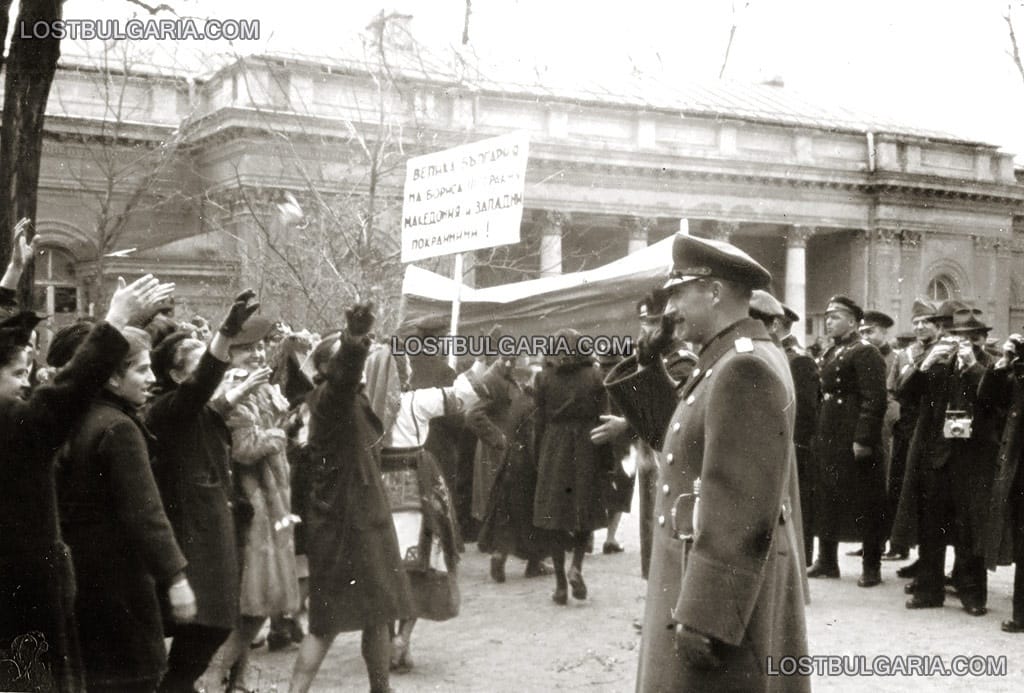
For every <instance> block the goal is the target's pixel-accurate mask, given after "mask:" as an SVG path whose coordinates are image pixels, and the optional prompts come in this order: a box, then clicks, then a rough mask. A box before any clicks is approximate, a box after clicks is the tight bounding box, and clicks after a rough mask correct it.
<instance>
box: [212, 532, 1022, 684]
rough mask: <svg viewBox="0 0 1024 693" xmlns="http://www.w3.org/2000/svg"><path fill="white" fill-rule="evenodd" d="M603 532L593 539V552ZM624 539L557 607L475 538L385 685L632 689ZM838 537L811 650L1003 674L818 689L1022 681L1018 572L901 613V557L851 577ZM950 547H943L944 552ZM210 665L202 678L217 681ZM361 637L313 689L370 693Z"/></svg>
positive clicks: (818, 591)
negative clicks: (985, 589) (962, 602)
mask: <svg viewBox="0 0 1024 693" xmlns="http://www.w3.org/2000/svg"><path fill="white" fill-rule="evenodd" d="M603 539H604V533H603V532H599V533H598V534H597V536H596V537H595V546H596V547H597V549H598V551H600V547H601V544H602V542H603ZM619 541H620V543H622V544H623V545H624V546H625V548H626V552H625V553H622V554H615V555H601V554H600V553H597V554H594V555H593V556H588V557H587V560H586V563H585V564H584V575H585V577H586V580H587V585H588V587H589V591H590V597H589V599H587V600H586V601H583V602H577V601H574V600H572V599H571V598H570V602H569V605H568V606H566V607H560V606H557V605H555V604H554V603H553V602H552V601H551V598H550V595H551V592H552V590H553V589H554V579H553V578H551V577H542V578H534V579H529V580H527V579H525V578H524V577H523V575H522V569H523V563H522V562H521V561H516V560H510V561H509V564H508V571H507V572H508V581H507V582H506V583H505V584H501V585H498V584H495V583H494V582H492V581H491V579H490V577H489V573H488V569H489V563H488V557H487V556H485V555H483V554H481V553H479V552H477V551H476V548H475V546H470V547H469V548H468V550H467V552H466V553H465V554H464V557H463V562H462V566H461V573H460V587H461V591H462V613H461V614H460V615H459V617H458V618H455V619H453V620H451V621H448V622H445V623H432V622H429V621H421V622H420V623H419V624H418V625H417V626H416V631H415V633H414V637H413V648H412V654H413V657H414V660H415V669H414V670H413V671H412V672H411V673H409V674H404V675H393V676H392V686H393V687H394V688H395V689H396V690H397V691H399V692H401V693H407V692H410V691H494V692H495V693H499V692H504V691H510V692H511V691H550V690H586V691H608V692H611V691H616V692H626V691H632V690H633V687H634V680H635V676H636V666H637V653H638V648H639V644H640V638H639V634H638V633H637V631H636V630H635V629H634V627H633V621H634V619H636V618H637V617H639V616H640V615H641V614H642V611H643V600H644V593H645V591H646V586H645V584H644V582H643V580H642V579H641V578H640V558H639V542H638V540H637V527H636V513H635V512H634V514H633V515H631V516H624V517H623V521H622V526H621V528H620V530H619ZM852 548H855V547H854V546H852V545H842V546H840V566H841V570H842V574H843V577H842V579H841V580H812V581H811V600H812V603H811V605H810V606H809V607H808V609H807V630H808V640H809V645H810V650H811V653H812V654H815V655H863V656H865V657H866V659H867V661H868V662H869V663H870V662H871V660H872V659H873V658H874V657H875V656H877V655H890V656H892V655H903V656H908V655H928V656H930V655H940V656H942V657H943V658H944V661H945V662H946V663H947V664H949V663H950V660H951V658H952V657H954V656H956V655H974V654H980V655H992V656H998V655H1006V657H1007V675H1006V676H1001V677H995V678H984V677H980V678H979V677H961V678H955V677H949V678H944V677H941V676H933V677H914V676H893V677H881V676H873V677H869V678H865V677H830V676H814V677H813V683H812V685H813V689H814V690H815V691H842V692H846V691H864V690H871V691H873V692H878V693H881V692H887V691H908V690H913V691H960V690H964V689H966V688H970V689H972V690H976V691H1006V692H1009V691H1020V690H1024V634H1021V635H1009V634H1006V633H1003V632H1001V631H1000V629H999V624H1000V622H1001V621H1002V620H1004V619H1007V618H1009V617H1010V611H1011V607H1010V596H1011V594H1012V585H1013V569H1012V568H1001V569H1000V570H999V571H998V572H996V573H989V609H990V611H989V613H988V615H986V616H983V617H971V616H968V615H967V614H966V613H964V612H963V611H962V610H961V609H960V608H959V602H958V601H957V599H956V598H955V597H949V598H948V599H947V602H946V606H945V607H943V608H941V609H926V610H921V611H908V610H907V609H906V608H904V606H903V604H904V602H905V601H906V599H907V597H906V595H904V594H903V584H904V583H905V582H906V580H900V579H898V578H896V575H895V571H896V568H898V567H900V566H901V565H904V564H903V563H891V562H886V563H884V564H883V567H882V577H883V579H884V582H883V584H882V585H880V586H878V587H874V588H871V589H862V588H859V587H857V585H856V579H857V577H858V576H859V573H860V564H859V561H860V559H858V558H853V557H848V556H846V555H845V551H847V550H849V549H852ZM951 557H952V552H950V559H951ZM294 660H295V650H294V649H291V650H288V651H283V652H275V653H270V652H268V651H267V649H266V647H263V648H260V649H258V650H256V651H255V652H254V653H253V658H252V666H253V674H252V676H251V678H250V681H249V683H250V685H255V686H257V687H258V690H259V691H260V693H269V692H271V691H275V690H276V691H280V692H281V693H283V692H284V691H286V690H287V688H288V678H289V674H290V671H291V666H292V663H293V662H294ZM214 679H215V677H214V676H212V674H211V673H210V672H208V673H207V675H206V677H204V680H203V681H202V682H201V683H204V684H206V686H207V690H208V691H215V690H220V688H219V687H217V686H213V685H212V683H213V680H214ZM367 689H368V685H367V682H366V673H365V670H364V668H363V663H362V660H361V659H360V656H359V635H358V634H346V635H343V636H340V637H339V638H338V639H337V640H336V641H335V643H334V646H333V648H332V649H331V652H330V653H329V654H328V656H327V659H326V660H325V662H324V666H323V668H322V669H321V671H320V674H319V676H318V677H317V680H316V683H315V685H314V687H313V690H314V691H321V692H325V693H326V692H328V691H332V692H333V691H340V692H347V691H365V690H367Z"/></svg>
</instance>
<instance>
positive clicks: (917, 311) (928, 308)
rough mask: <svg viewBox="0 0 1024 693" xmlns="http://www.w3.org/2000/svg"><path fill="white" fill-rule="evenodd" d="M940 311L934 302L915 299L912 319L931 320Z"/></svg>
mask: <svg viewBox="0 0 1024 693" xmlns="http://www.w3.org/2000/svg"><path fill="white" fill-rule="evenodd" d="M938 311H939V307H938V306H937V305H935V303H933V302H932V301H926V300H925V299H923V298H917V299H914V308H913V310H912V312H911V317H912V318H913V319H914V320H917V319H918V318H930V317H933V316H934V315H935V314H936V313H937V312H938Z"/></svg>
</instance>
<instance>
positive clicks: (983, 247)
mask: <svg viewBox="0 0 1024 693" xmlns="http://www.w3.org/2000/svg"><path fill="white" fill-rule="evenodd" d="M971 240H973V241H974V247H975V249H977V250H980V251H981V252H983V253H996V252H999V250H1000V248H1002V246H1003V245H1004V244H1005V241H1003V239H1002V238H992V237H990V236H971Z"/></svg>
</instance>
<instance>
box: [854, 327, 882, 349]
mask: <svg viewBox="0 0 1024 693" xmlns="http://www.w3.org/2000/svg"><path fill="white" fill-rule="evenodd" d="M859 331H860V336H861V337H863V338H864V339H866V340H868V341H869V342H871V343H872V344H874V345H875V346H876V347H879V348H881V347H882V346H884V345H885V343H886V341H888V338H889V331H888V330H887V329H885V328H884V327H880V326H878V325H861V326H860V330H859Z"/></svg>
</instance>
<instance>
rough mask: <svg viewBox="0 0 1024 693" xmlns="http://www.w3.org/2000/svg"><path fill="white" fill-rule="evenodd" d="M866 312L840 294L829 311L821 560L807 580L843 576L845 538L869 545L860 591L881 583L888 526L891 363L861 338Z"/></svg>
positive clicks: (821, 436)
mask: <svg viewBox="0 0 1024 693" xmlns="http://www.w3.org/2000/svg"><path fill="white" fill-rule="evenodd" d="M863 317H864V313H863V311H862V310H861V308H860V306H858V305H857V304H856V303H855V302H854V301H853V300H852V299H850V298H848V297H846V296H833V297H832V298H831V299H829V302H828V307H827V308H826V309H825V329H826V331H827V332H828V334H829V336H830V337H832V340H833V344H832V346H831V347H830V348H829V349H828V350H827V351H826V352H825V353H824V354H823V355H822V359H821V390H822V403H821V413H820V415H819V416H818V432H817V435H816V436H815V445H814V454H815V460H816V462H817V465H818V469H817V474H818V476H817V483H816V484H815V489H814V509H815V513H814V527H815V533H816V534H817V536H818V558H817V560H815V562H814V565H812V566H811V568H810V570H808V571H807V577H812V578H817V577H829V578H838V577H839V562H838V558H837V551H838V545H839V542H840V541H860V542H862V550H863V558H862V571H861V577H860V580H858V581H857V584H858V585H859V586H861V587H873V586H875V585H877V584H879V583H880V582H881V581H882V577H881V555H882V538H883V531H884V529H885V526H884V521H885V461H884V459H883V458H882V419H883V417H884V416H885V361H884V360H883V359H882V355H881V354H880V353H878V349H876V348H875V347H874V346H872V345H871V343H869V342H868V341H866V340H863V339H861V338H860V335H859V334H858V333H857V327H858V326H859V325H860V321H861V319H862V318H863Z"/></svg>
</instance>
